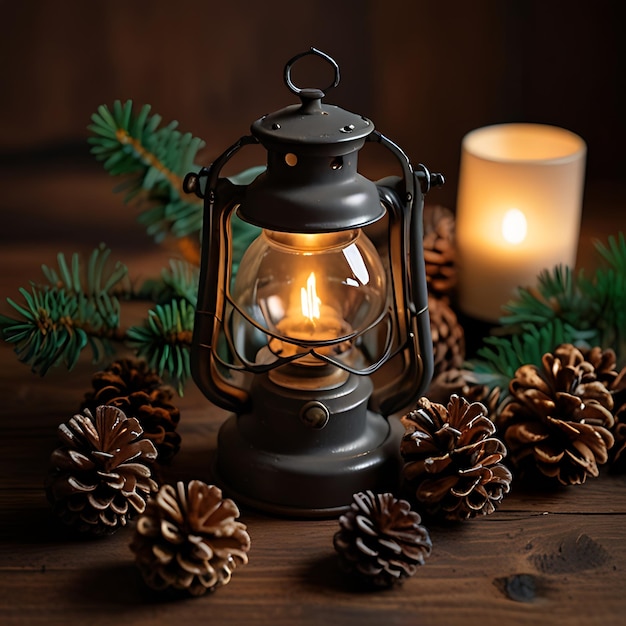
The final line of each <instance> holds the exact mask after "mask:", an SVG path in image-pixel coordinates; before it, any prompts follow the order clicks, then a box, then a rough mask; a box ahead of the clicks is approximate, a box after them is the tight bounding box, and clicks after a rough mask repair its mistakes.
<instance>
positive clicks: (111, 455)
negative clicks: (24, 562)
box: [46, 406, 157, 535]
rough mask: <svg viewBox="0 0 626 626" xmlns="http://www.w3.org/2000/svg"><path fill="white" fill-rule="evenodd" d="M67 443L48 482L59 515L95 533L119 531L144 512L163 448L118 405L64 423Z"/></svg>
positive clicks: (57, 452) (57, 455)
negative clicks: (147, 436)
mask: <svg viewBox="0 0 626 626" xmlns="http://www.w3.org/2000/svg"><path fill="white" fill-rule="evenodd" d="M59 436H60V438H61V441H62V443H63V445H62V446H61V447H59V448H57V449H56V450H55V451H54V452H53V453H52V455H51V459H50V460H51V465H52V468H51V471H50V473H49V476H48V480H47V483H46V492H47V495H48V499H49V500H50V502H51V503H52V504H53V510H54V512H55V513H56V515H57V516H58V517H59V518H60V519H61V521H63V522H64V523H65V524H67V525H69V526H71V527H73V528H74V529H76V530H78V531H80V532H83V533H88V534H92V535H105V534H110V533H113V532H114V531H115V530H117V528H119V527H120V526H125V525H126V524H127V523H128V521H129V520H130V519H132V518H133V517H134V516H135V515H136V514H137V513H142V512H143V511H144V509H145V507H146V501H147V499H148V497H149V495H150V493H151V492H153V491H156V489H157V484H156V482H155V481H154V480H153V479H152V477H151V476H152V473H151V465H152V463H153V462H154V460H155V459H156V456H157V452H156V449H155V447H154V445H153V444H152V442H150V441H149V440H148V439H144V438H143V437H142V430H141V426H140V425H139V423H138V422H137V420H136V419H134V418H127V417H126V416H125V415H124V413H123V412H122V411H121V410H120V409H117V408H115V407H111V406H101V407H98V408H97V409H96V412H95V416H92V415H91V413H90V412H89V410H88V409H86V410H85V411H84V414H82V415H75V416H74V417H73V418H72V419H70V421H69V422H68V423H67V424H61V425H60V426H59Z"/></svg>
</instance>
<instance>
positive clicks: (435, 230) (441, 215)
mask: <svg viewBox="0 0 626 626" xmlns="http://www.w3.org/2000/svg"><path fill="white" fill-rule="evenodd" d="M454 231H455V220H454V214H453V213H452V211H450V209H447V208H446V207H443V206H439V205H435V206H431V205H427V206H425V207H424V240H423V241H424V263H425V267H426V282H427V284H428V293H430V294H432V295H434V296H435V297H436V298H447V297H449V296H450V294H451V293H452V291H453V289H454V287H455V285H456V265H455V263H456V247H455V243H454V237H455V235H454Z"/></svg>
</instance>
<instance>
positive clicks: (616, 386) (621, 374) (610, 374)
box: [582, 347, 626, 473]
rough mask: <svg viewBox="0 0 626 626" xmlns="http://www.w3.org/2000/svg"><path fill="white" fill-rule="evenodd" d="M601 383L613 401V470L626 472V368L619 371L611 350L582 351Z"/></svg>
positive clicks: (611, 460)
mask: <svg viewBox="0 0 626 626" xmlns="http://www.w3.org/2000/svg"><path fill="white" fill-rule="evenodd" d="M582 354H583V356H584V357H585V360H587V361H589V362H590V363H591V364H592V365H593V367H594V369H595V375H596V377H597V379H598V380H599V381H601V382H602V383H604V385H605V386H606V388H607V389H608V390H609V392H610V394H611V397H612V399H613V416H614V418H615V424H614V425H613V436H614V437H615V445H614V446H613V447H612V448H611V449H610V451H609V456H610V459H609V462H610V464H611V469H612V470H613V471H615V472H620V473H622V472H626V367H623V368H622V369H621V370H619V369H617V357H616V355H615V352H614V351H613V350H611V349H608V350H602V349H601V348H597V347H596V348H591V350H587V351H582Z"/></svg>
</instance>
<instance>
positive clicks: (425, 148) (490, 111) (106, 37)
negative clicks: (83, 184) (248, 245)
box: [0, 0, 626, 206]
mask: <svg viewBox="0 0 626 626" xmlns="http://www.w3.org/2000/svg"><path fill="white" fill-rule="evenodd" d="M0 17H1V19H0V62H1V63H2V71H1V72H0V93H1V94H2V95H1V97H0V155H3V156H5V157H6V156H10V157H12V158H15V157H16V156H17V155H19V156H22V157H26V158H29V157H31V156H32V154H33V152H34V151H35V152H39V153H41V154H43V155H46V156H51V155H53V154H56V155H57V156H58V155H59V153H60V152H61V151H62V150H63V149H64V150H65V151H70V152H71V151H77V152H78V153H79V154H84V153H85V143H84V139H85V138H86V136H87V131H86V126H87V124H88V122H89V117H90V115H91V113H92V112H93V111H94V110H95V108H96V107H97V106H98V105H99V104H102V103H109V104H110V103H112V101H113V100H114V99H116V98H119V99H122V100H126V99H127V98H132V99H133V100H134V101H135V102H136V103H137V104H145V103H148V104H151V105H152V106H153V108H154V110H155V111H156V112H159V113H160V114H161V115H162V116H163V118H164V120H167V121H169V120H172V119H177V120H178V121H179V122H180V124H181V128H182V129H184V130H189V131H191V132H193V133H194V134H195V135H197V136H200V137H202V138H203V139H205V140H206V142H207V148H206V150H205V153H204V156H205V158H206V161H207V162H210V161H211V160H212V158H213V157H215V156H216V155H217V154H219V153H220V152H221V150H222V149H223V148H225V147H226V146H228V145H230V144H231V143H232V142H233V141H234V140H235V139H237V138H238V137H240V136H241V135H243V134H246V133H247V132H248V127H249V124H250V123H251V122H252V121H254V120H255V119H256V118H258V117H260V116H261V115H262V114H264V113H268V112H270V111H273V110H276V109H278V108H281V107H283V106H286V105H287V104H290V103H292V101H293V96H292V95H291V94H289V93H288V92H287V90H286V89H285V87H284V85H283V83H282V69H283V66H284V64H285V62H286V61H287V60H288V59H289V58H290V57H292V56H293V55H295V54H297V53H299V52H301V51H304V50H306V49H308V48H309V47H310V46H316V47H318V48H321V49H322V50H324V51H326V52H328V53H329V54H331V55H332V56H334V57H335V58H336V60H337V61H338V62H339V64H340V66H341V69H342V81H341V84H340V86H339V87H338V88H337V89H336V90H335V91H334V92H331V93H330V94H329V96H328V98H327V99H328V101H329V102H332V103H335V104H338V105H340V106H342V107H344V108H347V109H349V110H352V111H355V112H357V113H361V114H364V115H366V116H368V117H370V118H371V119H372V120H373V121H374V123H375V124H376V125H377V127H378V128H379V129H380V130H381V131H382V132H383V133H384V134H386V135H388V136H389V137H390V138H392V139H393V140H394V141H396V143H398V144H399V145H400V146H402V147H403V148H404V149H405V151H406V152H407V153H408V154H409V156H410V157H411V159H412V160H413V161H415V162H424V163H426V164H427V165H428V166H429V167H430V169H433V170H437V171H442V172H444V173H445V174H446V175H447V177H448V181H449V182H448V184H447V185H446V188H445V189H443V190H442V191H441V192H440V196H439V197H440V198H441V200H442V201H443V203H444V204H446V205H447V206H453V205H454V201H455V197H456V181H457V174H458V162H459V155H460V142H461V139H462V137H463V135H464V134H465V133H467V132H468V131H470V130H472V129H474V128H477V127H480V126H483V125H486V124H492V123H499V122H510V121H528V122H541V123H547V124H556V125H559V126H563V127H565V128H568V129H570V130H572V131H574V132H576V133H579V134H580V135H581V136H582V137H583V138H584V139H585V140H586V141H587V143H588V147H589V158H588V180H589V181H597V180H601V181H605V180H610V181H613V180H622V181H623V180H624V171H625V168H626V150H625V149H624V145H626V114H625V111H626V95H625V94H626V86H625V84H624V82H625V78H624V77H625V76H626V26H625V24H626V21H625V20H626V10H625V5H624V3H623V2H622V1H621V0H595V1H594V2H593V3H588V4H586V5H584V7H583V5H577V4H576V3H572V2H568V1H566V0H551V1H550V2H545V1H543V0H475V1H473V2H462V1H458V0H439V1H437V2H434V1H427V0H341V1H336V2H329V1H327V0H310V1H308V2H293V1H290V0H265V1H262V2H261V1H258V2H252V1H250V0H229V1H228V2H215V1H213V0H206V1H199V0H177V1H176V2H173V1H171V0H133V1H132V2H128V1H127V0H90V1H89V2H84V1H83V0H64V1H63V2H52V1H50V0H21V1H20V2H10V1H8V0H2V1H0ZM320 71H321V70H320ZM304 75H306V74H304ZM304 75H303V76H304ZM327 79H328V75H327V74H322V75H321V78H318V79H317V80H318V83H319V84H322V83H326V82H327ZM302 80H303V81H304V78H303V79H302ZM313 80H315V79H313ZM249 158H251V159H257V157H256V155H255V156H250V157H249Z"/></svg>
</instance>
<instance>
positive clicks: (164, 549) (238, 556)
mask: <svg viewBox="0 0 626 626" xmlns="http://www.w3.org/2000/svg"><path fill="white" fill-rule="evenodd" d="M238 517H239V510H238V508H237V506H236V505H235V503H234V502H233V501H232V500H230V499H228V498H226V499H223V498H222V492H221V490H220V489H218V488H217V487H215V486H214V485H206V484H205V483H203V482H201V481H199V480H192V481H190V482H189V484H188V485H186V484H185V483H183V482H178V483H177V485H176V486H175V487H174V486H173V485H163V486H162V487H161V489H160V490H159V492H158V494H157V495H156V496H154V497H153V498H152V500H151V501H150V502H149V504H148V507H147V509H146V512H145V514H144V515H142V516H141V517H140V518H139V520H138V521H137V527H136V530H135V536H134V538H133V541H132V543H131V546H130V547H131V550H132V551H133V552H134V553H135V559H136V563H137V566H138V567H139V570H140V571H141V574H142V576H143V578H144V580H145V581H146V584H147V585H148V586H149V587H151V588H153V589H156V590H165V589H169V590H172V591H176V592H179V593H180V592H183V593H188V594H191V595H194V596H199V595H202V594H204V593H206V592H207V591H214V590H215V589H217V588H218V587H220V586H222V585H226V584H227V583H228V582H229V581H230V579H231V576H232V573H233V570H234V569H235V568H236V567H237V566H238V565H245V564H246V563H247V562H248V551H249V549H250V536H249V535H248V533H247V531H246V526H245V524H242V523H241V522H238V521H236V519H237V518H238Z"/></svg>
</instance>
